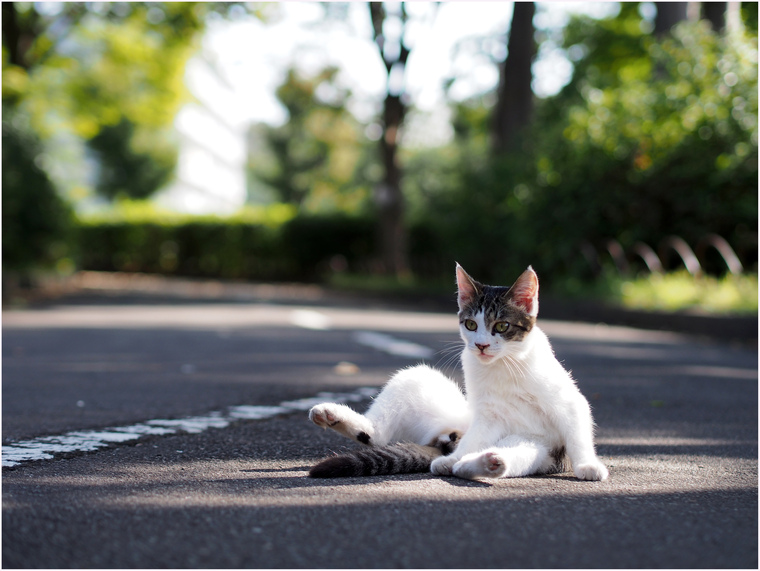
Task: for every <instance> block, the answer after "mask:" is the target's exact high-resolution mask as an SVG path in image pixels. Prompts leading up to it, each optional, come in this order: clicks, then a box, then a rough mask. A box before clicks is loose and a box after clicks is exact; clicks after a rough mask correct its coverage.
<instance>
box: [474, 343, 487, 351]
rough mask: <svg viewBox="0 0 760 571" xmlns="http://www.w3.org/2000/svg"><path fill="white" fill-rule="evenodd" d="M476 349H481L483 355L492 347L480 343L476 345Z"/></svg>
mask: <svg viewBox="0 0 760 571" xmlns="http://www.w3.org/2000/svg"><path fill="white" fill-rule="evenodd" d="M475 347H477V348H478V349H480V352H481V353H482V352H483V351H485V350H486V349H488V348H489V347H490V345H481V344H480V343H475Z"/></svg>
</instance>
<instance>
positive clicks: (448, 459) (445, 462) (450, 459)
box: [430, 454, 459, 476]
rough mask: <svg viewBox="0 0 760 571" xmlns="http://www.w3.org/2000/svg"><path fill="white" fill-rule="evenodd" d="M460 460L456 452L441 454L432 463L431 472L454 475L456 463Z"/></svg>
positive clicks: (439, 474)
mask: <svg viewBox="0 0 760 571" xmlns="http://www.w3.org/2000/svg"><path fill="white" fill-rule="evenodd" d="M458 461H459V458H457V457H456V456H455V455H454V454H452V455H451V456H439V457H438V458H436V459H435V460H433V462H432V463H431V464H430V472H431V473H432V474H435V475H436V476H451V475H453V473H452V472H453V468H454V464H456V463H457V462H458Z"/></svg>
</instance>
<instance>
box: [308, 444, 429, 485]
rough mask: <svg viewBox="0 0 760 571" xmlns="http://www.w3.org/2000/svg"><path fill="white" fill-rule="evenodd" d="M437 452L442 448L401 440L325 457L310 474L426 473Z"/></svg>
mask: <svg viewBox="0 0 760 571" xmlns="http://www.w3.org/2000/svg"><path fill="white" fill-rule="evenodd" d="M440 455H441V451H440V450H439V449H438V448H434V447H433V446H420V445H419V444H413V443H411V442H401V443H398V444H392V445H390V446H378V447H373V448H365V449H363V450H357V451H356V452H353V453H351V454H342V455H340V456H333V457H332V458H327V459H325V460H322V461H321V462H320V463H319V464H317V465H316V466H314V467H313V468H312V469H311V470H309V476H311V477H312V478H349V477H353V476H382V475H390V474H412V473H414V472H427V471H428V470H430V463H431V462H432V461H433V460H434V459H435V458H437V457H438V456H440Z"/></svg>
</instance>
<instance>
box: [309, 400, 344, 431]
mask: <svg viewBox="0 0 760 571" xmlns="http://www.w3.org/2000/svg"><path fill="white" fill-rule="evenodd" d="M309 420H310V421H312V422H313V423H314V424H316V425H317V426H319V427H321V428H331V427H333V426H335V425H336V424H338V423H339V422H340V419H339V418H336V416H335V414H334V413H333V412H331V411H330V406H329V403H323V404H318V405H315V406H313V407H311V410H310V411H309Z"/></svg>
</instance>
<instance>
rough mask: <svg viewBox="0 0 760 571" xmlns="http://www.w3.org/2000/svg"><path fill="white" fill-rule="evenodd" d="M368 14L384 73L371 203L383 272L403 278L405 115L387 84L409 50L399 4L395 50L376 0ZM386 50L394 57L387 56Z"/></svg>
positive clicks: (397, 91)
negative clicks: (378, 169) (379, 167)
mask: <svg viewBox="0 0 760 571" xmlns="http://www.w3.org/2000/svg"><path fill="white" fill-rule="evenodd" d="M370 15H371V17H372V26H373V29H374V39H375V43H376V44H377V47H378V49H379V50H380V55H381V56H382V58H383V62H384V63H385V68H386V73H387V76H388V85H387V89H386V96H385V101H384V103H383V136H382V137H380V153H381V156H382V159H383V167H384V176H383V180H382V182H381V183H380V184H379V185H378V186H377V187H376V188H375V197H374V198H375V205H376V206H377V209H378V213H379V216H378V238H379V240H378V242H379V246H380V260H381V262H382V267H383V271H384V272H385V273H386V274H388V275H395V276H397V277H405V276H408V275H409V261H408V254H407V230H406V225H405V223H404V196H403V194H402V192H401V178H402V171H401V166H400V165H399V162H398V136H399V132H400V129H401V126H402V124H403V122H404V116H405V114H406V104H405V103H404V101H403V88H402V87H401V86H397V85H391V72H392V71H393V74H394V76H395V80H396V81H397V80H398V78H400V77H403V73H404V70H405V67H406V60H407V58H408V57H409V49H408V48H407V46H406V45H405V44H404V32H405V31H406V27H405V24H406V10H405V8H404V5H403V3H402V4H401V13H400V16H399V18H400V20H401V26H402V32H401V38H400V40H399V43H400V46H399V47H398V49H397V50H386V47H387V46H386V40H385V36H384V35H383V23H384V21H385V18H386V13H385V9H384V8H383V5H382V3H380V2H371V3H370ZM389 53H392V54H394V56H395V57H392V58H391V57H389V55H388V54H389Z"/></svg>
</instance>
